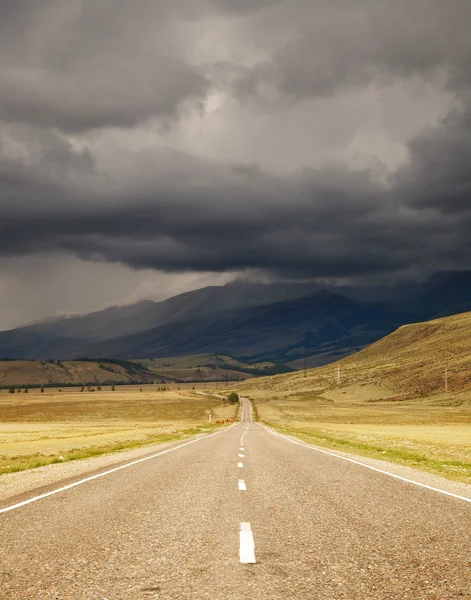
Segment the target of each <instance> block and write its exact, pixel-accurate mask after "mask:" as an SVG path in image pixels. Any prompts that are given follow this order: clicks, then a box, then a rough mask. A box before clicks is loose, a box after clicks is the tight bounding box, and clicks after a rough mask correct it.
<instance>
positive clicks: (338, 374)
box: [337, 365, 341, 385]
mask: <svg viewBox="0 0 471 600" xmlns="http://www.w3.org/2000/svg"><path fill="white" fill-rule="evenodd" d="M340 381H341V379H340V365H338V366H337V385H340Z"/></svg>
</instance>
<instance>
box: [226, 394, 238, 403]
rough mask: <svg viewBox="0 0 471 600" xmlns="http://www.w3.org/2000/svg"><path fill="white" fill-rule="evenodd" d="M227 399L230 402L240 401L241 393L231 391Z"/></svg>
mask: <svg viewBox="0 0 471 600" xmlns="http://www.w3.org/2000/svg"><path fill="white" fill-rule="evenodd" d="M227 400H228V401H229V402H233V403H234V404H235V403H236V402H239V394H236V393H235V392H231V393H230V394H229V396H228V397H227Z"/></svg>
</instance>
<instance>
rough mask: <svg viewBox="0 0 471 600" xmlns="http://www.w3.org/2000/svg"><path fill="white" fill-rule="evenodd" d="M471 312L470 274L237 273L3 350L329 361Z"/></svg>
mask: <svg viewBox="0 0 471 600" xmlns="http://www.w3.org/2000/svg"><path fill="white" fill-rule="evenodd" d="M466 310H471V272H457V273H448V274H443V273H441V274H437V275H435V276H434V277H432V278H431V279H429V280H428V281H427V282H424V283H423V284H418V283H411V284H410V286H409V288H408V287H407V286H406V285H405V284H401V286H399V287H396V288H389V292H388V293H387V294H386V292H385V291H384V288H382V287H380V286H377V287H375V288H370V289H369V291H368V289H366V288H356V287H354V286H332V285H330V286H328V285H321V284H319V283H253V282H246V281H236V282H233V283H231V284H227V285H225V286H211V287H206V288H202V289H199V290H195V291H191V292H186V293H184V294H179V295H178V296H174V297H172V298H169V299H167V300H164V301H161V302H155V301H151V300H146V301H142V302H138V303H136V304H132V305H128V306H114V307H111V308H107V309H105V310H102V311H97V312H94V313H91V314H88V315H83V316H73V317H61V318H53V319H51V318H50V319H45V320H44V321H42V322H39V323H35V324H30V325H27V326H23V327H18V328H16V329H11V330H8V331H2V332H0V357H2V358H25V359H33V358H34V359H46V358H54V359H74V358H81V357H89V358H90V357H107V358H124V359H128V358H160V357H168V356H183V355H188V354H198V353H204V352H216V353H225V354H229V355H230V356H234V357H237V358H241V359H243V360H245V361H248V362H252V361H253V362H254V361H260V360H270V361H274V362H290V361H294V363H295V362H296V360H298V361H299V359H304V357H309V361H310V362H309V366H315V365H319V364H325V363H328V362H331V361H333V360H336V359H337V358H339V357H341V356H345V355H348V354H351V353H352V352H354V351H356V350H358V349H361V348H363V347H365V346H366V345H368V344H371V343H372V342H374V341H376V340H378V339H380V338H381V337H383V336H384V335H387V334H388V333H390V332H392V331H393V330H394V329H396V328H397V327H398V326H400V325H403V324H406V323H412V322H416V321H423V320H428V319H432V318H436V317H440V316H446V315H450V314H456V313H459V312H463V311H466Z"/></svg>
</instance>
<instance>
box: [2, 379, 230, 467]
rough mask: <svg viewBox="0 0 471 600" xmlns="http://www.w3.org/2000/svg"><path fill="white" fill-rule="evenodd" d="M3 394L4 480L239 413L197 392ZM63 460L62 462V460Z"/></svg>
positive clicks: (149, 389)
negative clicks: (10, 475) (210, 417)
mask: <svg viewBox="0 0 471 600" xmlns="http://www.w3.org/2000/svg"><path fill="white" fill-rule="evenodd" d="M140 389H141V388H140V386H127V387H126V388H117V389H116V391H114V392H113V391H111V390H109V389H108V390H106V391H96V392H94V393H91V392H86V391H85V392H80V391H79V390H72V391H62V392H59V391H58V390H57V389H56V390H45V392H44V393H40V392H39V390H32V391H30V392H29V394H8V393H6V392H5V391H3V392H2V393H0V474H1V473H6V472H11V471H15V470H22V469H25V468H31V467H33V466H39V465H42V464H48V463H51V462H59V461H61V460H70V459H75V458H82V457H87V456H92V455H97V454H103V453H105V452H111V451H115V450H121V449H124V448H130V447H134V446H139V445H144V444H148V443H152V442H159V441H167V440H170V439H175V438H179V437H183V436H187V435H190V434H194V433H198V432H202V431H205V430H207V429H210V428H212V427H215V425H212V426H208V413H209V411H210V410H212V411H213V414H214V416H215V419H216V418H217V419H221V418H223V417H224V418H233V417H234V415H235V411H236V407H235V406H234V405H233V404H228V403H226V402H224V401H222V400H221V399H220V398H216V397H211V396H209V395H208V396H202V395H198V394H196V393H195V392H193V391H192V390H185V391H183V390H181V391H166V392H159V391H157V390H156V389H155V386H152V387H150V386H148V387H147V388H142V389H143V391H142V392H141V391H139V390H140ZM61 457H62V458H61Z"/></svg>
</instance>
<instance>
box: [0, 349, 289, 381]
mask: <svg viewBox="0 0 471 600" xmlns="http://www.w3.org/2000/svg"><path fill="white" fill-rule="evenodd" d="M286 371H289V367H284V366H283V365H276V364H274V363H270V362H265V363H258V364H251V365H248V364H246V363H243V362H241V361H238V360H236V359H234V358H232V357H230V356H226V355H218V354H198V355H193V356H181V357H175V358H165V359H163V360H156V359H152V360H142V361H141V360H139V361H138V360H132V361H127V360H120V359H115V360H113V359H101V360H100V359H98V360H64V361H53V360H46V361H39V360H38V361H32V360H31V361H28V360H3V361H0V389H2V388H3V389H5V388H10V387H40V386H42V385H44V386H64V387H65V386H72V385H111V384H113V383H115V384H131V383H137V384H139V383H142V384H145V383H193V382H196V381H239V380H244V379H248V378H250V377H256V376H260V375H266V374H274V373H280V372H286Z"/></svg>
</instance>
